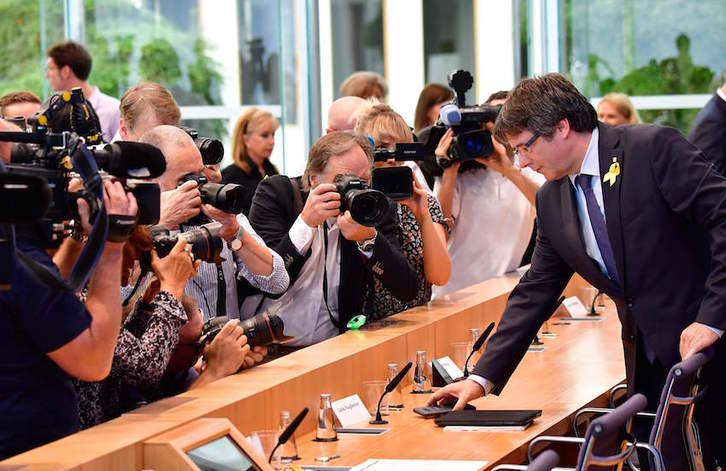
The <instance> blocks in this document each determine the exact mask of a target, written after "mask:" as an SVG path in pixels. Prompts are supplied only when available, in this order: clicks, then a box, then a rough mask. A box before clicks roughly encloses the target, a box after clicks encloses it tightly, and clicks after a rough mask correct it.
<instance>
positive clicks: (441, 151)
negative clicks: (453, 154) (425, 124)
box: [434, 128, 454, 159]
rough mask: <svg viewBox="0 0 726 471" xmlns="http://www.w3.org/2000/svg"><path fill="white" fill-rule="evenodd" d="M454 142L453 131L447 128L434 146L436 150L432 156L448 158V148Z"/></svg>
mask: <svg viewBox="0 0 726 471" xmlns="http://www.w3.org/2000/svg"><path fill="white" fill-rule="evenodd" d="M453 140H454V130H453V129H451V128H449V129H447V130H446V132H445V133H444V135H443V136H441V139H439V144H438V145H437V146H436V150H435V151H434V155H435V156H436V157H438V158H440V159H448V158H449V147H451V141H453Z"/></svg>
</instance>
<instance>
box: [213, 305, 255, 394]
mask: <svg viewBox="0 0 726 471" xmlns="http://www.w3.org/2000/svg"><path fill="white" fill-rule="evenodd" d="M249 353H250V346H249V345H248V344H247V336H245V335H244V332H243V331H242V327H240V325H239V320H238V319H231V320H230V321H228V322H227V323H226V324H224V327H222V330H220V331H219V334H217V336H216V337H215V338H214V340H212V343H210V344H209V345H208V346H207V348H206V349H205V350H204V356H205V358H206V359H207V367H206V369H205V370H204V374H207V375H211V378H209V380H212V381H214V380H215V379H219V378H223V377H225V376H229V375H231V374H234V373H236V372H237V371H238V370H239V369H240V368H242V366H243V365H244V364H245V360H246V358H247V356H248V355H249Z"/></svg>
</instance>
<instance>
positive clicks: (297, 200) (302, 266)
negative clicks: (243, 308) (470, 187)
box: [249, 132, 418, 347]
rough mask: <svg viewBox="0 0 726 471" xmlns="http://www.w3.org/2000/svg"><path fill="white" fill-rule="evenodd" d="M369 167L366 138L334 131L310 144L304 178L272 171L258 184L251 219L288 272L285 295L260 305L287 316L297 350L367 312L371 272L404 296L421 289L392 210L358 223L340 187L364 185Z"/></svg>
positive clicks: (339, 329)
mask: <svg viewBox="0 0 726 471" xmlns="http://www.w3.org/2000/svg"><path fill="white" fill-rule="evenodd" d="M371 165H372V155H371V147H370V145H369V143H368V140H367V139H366V138H364V137H362V136H358V135H356V134H353V133H351V132H331V133H328V134H326V135H325V136H323V137H321V138H320V139H319V140H318V141H317V142H316V143H315V144H314V145H313V147H312V148H311V149H310V154H309V156H308V162H307V166H306V168H305V173H304V175H303V176H302V177H301V178H294V179H290V178H288V177H286V176H283V175H275V176H273V177H269V178H266V179H264V180H263V181H262V182H261V183H260V184H259V186H258V187H257V192H256V193H255V197H254V199H253V200H252V208H251V209H250V218H249V219H250V222H251V223H252V226H253V227H254V228H255V230H256V231H257V233H258V234H259V235H260V236H262V238H263V239H264V240H265V242H266V243H267V245H268V246H270V247H271V248H272V249H274V250H275V251H276V252H278V253H279V254H280V255H281V256H282V258H283V260H284V261H285V267H286V268H287V271H288V273H289V274H290V288H289V289H288V290H287V292H286V293H285V294H284V295H283V296H282V297H280V298H279V299H277V300H273V299H266V300H265V301H264V303H263V305H262V306H261V310H262V311H270V312H276V313H277V314H278V315H279V316H280V317H281V318H282V319H283V321H284V322H285V335H290V336H293V337H295V340H294V341H293V342H291V345H293V346H295V347H303V346H307V345H312V344H315V343H317V342H320V341H322V340H325V339H327V338H330V337H333V336H335V335H337V334H338V333H342V332H344V331H345V330H346V325H347V323H348V321H350V319H351V318H352V317H353V316H355V315H356V314H360V313H361V311H362V307H363V304H364V302H366V299H367V297H366V293H365V286H370V284H369V283H367V281H368V278H369V277H371V276H376V277H378V278H379V279H380V280H381V282H382V283H383V285H384V286H386V287H387V288H388V289H389V290H390V291H391V292H392V293H393V294H394V295H395V296H396V297H397V298H399V299H401V300H406V301H408V300H410V299H412V298H413V297H414V296H415V295H416V293H417V292H418V279H417V276H416V272H415V270H414V269H413V267H412V266H411V265H410V264H409V263H408V261H407V260H406V258H405V256H404V255H403V253H402V252H401V248H400V245H399V242H398V238H397V236H396V232H395V231H396V222H395V219H394V214H395V213H393V212H392V211H390V210H389V211H387V213H386V214H385V216H384V217H383V218H382V220H381V221H380V222H379V223H377V224H376V225H375V227H368V226H364V225H361V224H359V223H358V222H356V221H355V220H354V219H353V217H352V215H351V212H350V211H349V210H347V208H345V206H344V203H343V202H341V195H340V193H339V192H338V191H337V189H336V185H335V182H337V181H339V180H340V177H341V176H353V177H355V178H359V179H360V180H363V181H366V182H367V181H368V179H369V178H370V169H371ZM387 206H388V207H389V209H390V205H387ZM341 208H343V209H344V211H343V212H341Z"/></svg>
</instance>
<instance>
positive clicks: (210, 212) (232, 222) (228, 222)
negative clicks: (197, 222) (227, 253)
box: [202, 204, 239, 242]
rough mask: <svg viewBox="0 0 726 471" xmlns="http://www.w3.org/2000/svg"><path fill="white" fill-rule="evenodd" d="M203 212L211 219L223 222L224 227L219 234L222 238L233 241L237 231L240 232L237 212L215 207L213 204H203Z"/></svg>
mask: <svg viewBox="0 0 726 471" xmlns="http://www.w3.org/2000/svg"><path fill="white" fill-rule="evenodd" d="M202 212H203V213H204V214H206V215H207V217H209V218H210V219H213V220H214V221H217V222H218V223H220V224H222V228H221V229H220V230H219V236H220V237H221V238H222V239H224V240H226V241H227V242H231V241H232V240H233V239H234V238H235V237H237V233H238V232H239V222H237V215H236V214H230V213H226V212H224V211H222V210H221V209H217V208H215V207H214V206H212V205H211V204H205V205H202Z"/></svg>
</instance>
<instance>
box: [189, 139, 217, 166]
mask: <svg viewBox="0 0 726 471" xmlns="http://www.w3.org/2000/svg"><path fill="white" fill-rule="evenodd" d="M194 142H195V144H196V145H197V148H198V149H199V153H200V154H202V162H204V165H215V164H218V163H220V162H221V161H222V158H224V146H223V145H222V142H221V141H219V140H217V139H212V138H211V137H198V138H196V139H195V140H194Z"/></svg>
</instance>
